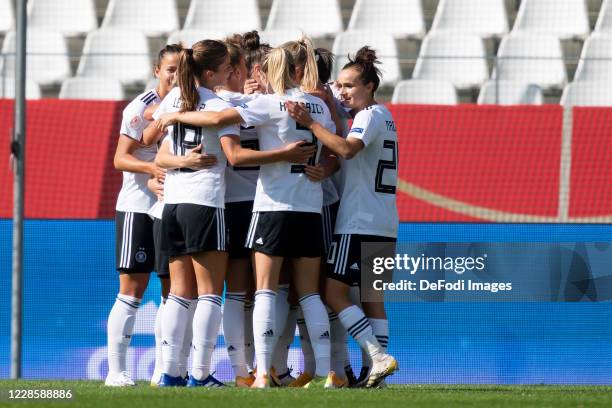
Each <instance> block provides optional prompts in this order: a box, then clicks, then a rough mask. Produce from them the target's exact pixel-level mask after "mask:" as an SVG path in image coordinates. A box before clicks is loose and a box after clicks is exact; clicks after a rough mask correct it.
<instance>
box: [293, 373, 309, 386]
mask: <svg viewBox="0 0 612 408" xmlns="http://www.w3.org/2000/svg"><path fill="white" fill-rule="evenodd" d="M310 381H312V376H311V375H310V374H307V373H302V374H300V375H299V376H298V378H296V379H295V381H294V382H292V383H291V384H289V385H288V387H292V388H301V387H303V386H305V385H306V384H308V383H309V382H310Z"/></svg>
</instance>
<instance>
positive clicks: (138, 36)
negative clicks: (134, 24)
mask: <svg viewBox="0 0 612 408" xmlns="http://www.w3.org/2000/svg"><path fill="white" fill-rule="evenodd" d="M151 69H152V68H151V60H150V59H149V45H148V43H147V38H146V37H145V36H144V34H143V33H142V32H140V31H126V30H118V29H100V30H98V31H94V32H92V33H90V34H89V35H88V36H87V39H86V40H85V46H84V47H83V56H82V57H81V61H80V63H79V68H78V70H77V75H78V76H87V77H90V76H93V77H102V78H115V79H118V80H120V81H121V83H122V84H124V85H128V84H134V83H138V82H145V81H146V80H148V79H149V78H150V77H151Z"/></svg>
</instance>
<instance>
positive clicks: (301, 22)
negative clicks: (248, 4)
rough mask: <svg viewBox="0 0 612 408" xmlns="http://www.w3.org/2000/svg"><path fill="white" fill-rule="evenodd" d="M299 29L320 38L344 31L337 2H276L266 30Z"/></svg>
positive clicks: (324, 0) (291, 0)
mask: <svg viewBox="0 0 612 408" xmlns="http://www.w3.org/2000/svg"><path fill="white" fill-rule="evenodd" d="M287 29H298V30H302V31H304V32H305V33H307V34H308V35H309V36H310V37H314V38H320V37H325V36H328V35H334V34H336V33H339V32H341V31H342V16H341V14H340V6H339V5H338V1H337V0H307V1H301V0H298V1H296V0H274V1H273V3H272V8H271V9H270V16H269V17H268V23H267V25H266V30H287Z"/></svg>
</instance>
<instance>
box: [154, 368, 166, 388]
mask: <svg viewBox="0 0 612 408" xmlns="http://www.w3.org/2000/svg"><path fill="white" fill-rule="evenodd" d="M162 374H163V373H162V372H161V371H154V372H153V376H152V377H151V387H157V386H158V385H159V381H160V380H161V376H162Z"/></svg>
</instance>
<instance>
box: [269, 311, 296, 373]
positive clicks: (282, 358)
mask: <svg viewBox="0 0 612 408" xmlns="http://www.w3.org/2000/svg"><path fill="white" fill-rule="evenodd" d="M297 309H298V308H297V306H290V307H289V313H287V318H286V319H285V327H284V328H283V332H282V334H281V336H280V337H279V338H278V342H277V343H276V347H275V348H274V356H273V358H272V365H273V366H274V368H275V369H276V374H278V375H281V374H285V373H286V372H287V371H289V367H287V360H288V358H289V349H290V348H291V343H293V339H294V337H295V320H296V318H297Z"/></svg>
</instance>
